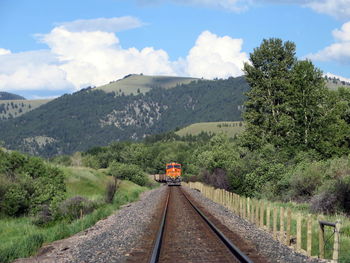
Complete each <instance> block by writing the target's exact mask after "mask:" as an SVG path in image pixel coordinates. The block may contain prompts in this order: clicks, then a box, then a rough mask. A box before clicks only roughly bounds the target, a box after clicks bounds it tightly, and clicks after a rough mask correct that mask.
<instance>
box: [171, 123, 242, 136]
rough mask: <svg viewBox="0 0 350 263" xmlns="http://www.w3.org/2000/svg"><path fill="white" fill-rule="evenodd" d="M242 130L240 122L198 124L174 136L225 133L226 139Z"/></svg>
mask: <svg viewBox="0 0 350 263" xmlns="http://www.w3.org/2000/svg"><path fill="white" fill-rule="evenodd" d="M243 130H244V123H243V122H241V121H225V122H200V123H194V124H191V125H189V126H187V127H185V128H183V129H181V130H179V131H177V132H176V134H178V135H180V136H186V135H198V134H200V133H201V132H207V133H209V134H213V133H215V134H217V133H225V134H227V136H228V137H231V138H232V137H234V136H235V135H238V134H240V133H242V132H243Z"/></svg>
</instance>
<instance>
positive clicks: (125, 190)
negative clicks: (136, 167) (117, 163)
mask: <svg viewBox="0 0 350 263" xmlns="http://www.w3.org/2000/svg"><path fill="white" fill-rule="evenodd" d="M61 169H62V170H63V172H64V177H65V184H66V188H67V192H66V198H67V199H68V200H69V199H72V198H73V199H74V198H76V197H77V196H80V197H82V198H84V200H86V202H91V203H94V204H95V206H94V210H93V211H91V212H90V211H89V212H90V213H89V214H86V215H85V214H82V217H80V215H79V218H77V219H72V218H69V217H67V218H60V219H57V220H54V221H50V222H48V223H47V224H45V225H38V224H37V223H36V220H37V219H36V217H33V216H29V215H23V216H20V217H17V218H16V217H8V216H6V217H5V216H2V218H1V219H0V240H1V242H0V262H11V261H13V260H14V259H16V258H21V257H28V256H30V255H33V254H35V252H36V251H37V249H38V248H40V247H41V246H42V245H43V244H45V243H50V242H53V241H55V240H58V239H63V238H66V237H69V236H71V235H73V234H75V233H77V232H80V231H82V230H84V229H86V228H88V227H90V226H92V225H94V224H95V223H96V222H97V221H98V220H101V219H103V218H105V217H107V216H109V215H111V214H112V213H113V212H115V210H117V209H118V208H119V207H120V206H121V205H123V204H125V203H128V202H132V201H135V200H137V198H138V196H139V194H140V193H141V192H143V191H145V190H146V189H148V188H146V187H141V186H138V185H136V184H134V183H132V182H129V181H121V183H120V184H119V187H118V189H117V192H116V194H115V196H114V198H113V201H112V202H111V203H108V204H107V203H105V196H106V186H107V184H108V182H111V181H114V179H112V178H111V177H110V176H106V174H105V172H103V171H97V170H94V169H91V168H84V167H61ZM81 211H83V210H81ZM78 212H79V213H81V212H80V211H78Z"/></svg>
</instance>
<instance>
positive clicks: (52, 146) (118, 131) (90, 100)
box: [0, 77, 249, 157]
mask: <svg viewBox="0 0 350 263" xmlns="http://www.w3.org/2000/svg"><path fill="white" fill-rule="evenodd" d="M248 88H249V87H248V84H247V82H246V81H245V79H244V78H243V77H239V78H229V79H226V80H215V81H208V80H197V81H193V82H191V83H190V84H186V85H185V84H182V85H179V86H176V87H174V88H171V89H165V88H152V89H151V90H150V91H149V92H147V93H146V94H142V93H140V94H138V95H124V96H123V95H121V96H115V95H114V94H113V93H106V92H103V91H102V90H99V89H85V90H81V91H79V92H76V93H73V94H70V95H68V94H66V95H64V96H62V97H59V98H57V99H55V100H52V101H50V102H48V103H46V104H44V105H42V106H41V107H39V108H37V109H35V110H33V111H30V112H28V113H27V114H25V115H22V116H20V117H18V118H14V119H11V120H8V121H6V122H4V123H3V124H2V125H0V140H1V141H4V143H5V146H6V147H7V148H9V149H17V150H20V151H23V152H28V153H31V154H36V155H42V156H47V157H48V156H53V155H57V154H69V153H72V152H76V151H84V150H87V149H89V148H91V147H93V146H99V145H106V144H108V143H110V142H111V141H125V140H136V141H137V140H142V139H143V138H145V137H146V136H147V135H151V134H159V133H164V132H168V131H171V130H174V129H175V128H177V127H184V126H187V125H190V124H192V123H198V122H209V121H213V122H218V121H240V120H241V111H242V108H243V107H242V105H243V102H244V100H245V97H244V92H246V91H247V90H248ZM18 127H21V129H18Z"/></svg>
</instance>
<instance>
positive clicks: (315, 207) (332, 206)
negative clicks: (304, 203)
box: [310, 191, 337, 214]
mask: <svg viewBox="0 0 350 263" xmlns="http://www.w3.org/2000/svg"><path fill="white" fill-rule="evenodd" d="M336 209H337V197H336V196H335V195H334V194H333V193H331V191H325V192H322V193H320V194H318V195H315V196H313V197H312V198H311V206H310V210H311V211H312V212H314V213H324V214H333V213H334V212H335V211H336Z"/></svg>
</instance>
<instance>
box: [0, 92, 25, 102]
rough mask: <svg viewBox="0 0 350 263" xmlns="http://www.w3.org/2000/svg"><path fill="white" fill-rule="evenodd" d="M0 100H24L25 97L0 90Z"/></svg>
mask: <svg viewBox="0 0 350 263" xmlns="http://www.w3.org/2000/svg"><path fill="white" fill-rule="evenodd" d="M0 100H25V98H24V97H22V96H19V95H16V94H13V93H9V92H4V91H0Z"/></svg>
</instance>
